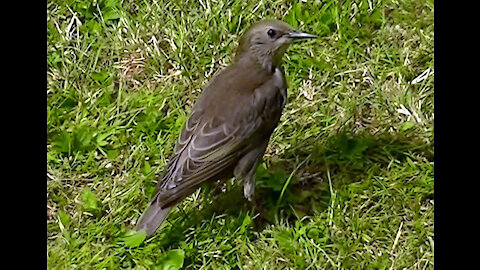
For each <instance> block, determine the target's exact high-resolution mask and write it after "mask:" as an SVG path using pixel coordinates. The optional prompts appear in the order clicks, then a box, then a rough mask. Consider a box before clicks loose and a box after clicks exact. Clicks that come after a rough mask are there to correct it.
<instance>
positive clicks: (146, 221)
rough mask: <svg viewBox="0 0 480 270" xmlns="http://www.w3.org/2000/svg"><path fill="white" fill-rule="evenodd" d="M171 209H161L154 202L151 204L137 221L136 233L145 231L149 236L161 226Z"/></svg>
mask: <svg viewBox="0 0 480 270" xmlns="http://www.w3.org/2000/svg"><path fill="white" fill-rule="evenodd" d="M171 208H172V207H171V206H169V207H166V208H161V206H160V205H159V204H158V203H156V202H151V203H150V204H149V205H148V207H147V209H146V210H145V212H144V213H143V215H142V216H141V217H140V219H138V222H137V231H141V230H145V232H146V233H147V236H151V235H153V234H154V233H155V231H156V230H157V229H158V227H160V225H162V223H163V221H164V220H165V219H166V218H167V215H168V213H169V212H170V209H171Z"/></svg>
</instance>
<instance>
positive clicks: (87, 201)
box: [81, 188, 99, 211]
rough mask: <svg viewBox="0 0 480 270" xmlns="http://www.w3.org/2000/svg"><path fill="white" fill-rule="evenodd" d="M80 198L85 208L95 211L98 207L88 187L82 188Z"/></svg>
mask: <svg viewBox="0 0 480 270" xmlns="http://www.w3.org/2000/svg"><path fill="white" fill-rule="evenodd" d="M81 200H82V204H83V207H84V208H85V210H87V211H95V210H98V209H99V206H98V200H97V197H96V196H95V194H93V192H92V191H91V190H90V189H89V188H85V189H84V190H83V192H82V195H81Z"/></svg>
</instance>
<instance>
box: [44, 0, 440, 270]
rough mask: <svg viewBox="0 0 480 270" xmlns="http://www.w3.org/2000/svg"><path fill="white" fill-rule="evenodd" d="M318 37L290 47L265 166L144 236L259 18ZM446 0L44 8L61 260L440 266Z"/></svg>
mask: <svg viewBox="0 0 480 270" xmlns="http://www.w3.org/2000/svg"><path fill="white" fill-rule="evenodd" d="M261 18H278V19H283V20H284V21H286V22H288V23H290V24H291V25H293V26H295V27H298V28H300V29H301V30H304V31H306V32H308V33H312V34H316V35H318V36H319V37H320V38H319V39H318V40H316V41H309V42H307V43H304V44H302V45H300V44H296V45H294V46H292V47H291V48H290V49H289V51H288V52H287V55H286V57H285V58H284V67H285V72H286V77H287V82H288V84H289V89H288V104H287V106H286V109H285V112H284V115H283V116H282V119H281V123H280V125H279V127H278V128H277V129H276V131H275V133H274V135H273V137H272V140H271V143H270V145H269V147H268V149H267V153H266V155H265V158H264V160H265V161H264V163H263V164H262V165H261V166H260V167H259V168H258V172H257V186H256V189H257V196H259V197H260V198H262V204H263V212H264V213H263V214H262V215H258V213H257V212H255V211H254V210H252V209H251V207H250V206H249V205H248V203H246V200H245V199H244V198H243V197H242V196H243V195H242V192H241V189H239V187H237V186H236V185H234V181H233V180H232V181H231V182H229V183H228V184H227V186H226V187H221V186H219V185H211V186H205V187H203V188H202V189H200V190H199V191H197V192H196V193H195V194H193V195H192V196H189V197H188V198H186V199H185V200H184V201H183V202H182V203H181V204H180V205H178V207H177V208H175V209H174V210H173V211H172V213H171V215H170V216H169V218H168V222H167V223H166V225H165V227H164V228H163V230H162V231H161V232H160V233H158V234H157V235H156V236H155V237H153V238H151V239H143V238H142V236H141V235H137V234H134V233H133V232H132V231H131V230H132V229H133V228H134V224H135V221H136V220H137V219H138V217H139V216H140V214H141V211H143V209H144V208H145V206H146V204H147V202H148V200H149V198H150V195H151V194H152V192H153V189H154V187H155V183H156V179H157V178H158V176H160V175H161V174H162V172H163V171H164V169H165V164H166V162H167V159H168V157H169V154H170V153H171V152H172V150H173V146H174V143H175V140H176V138H177V136H178V134H179V132H180V129H181V127H182V125H183V123H184V122H185V119H186V116H187V115H188V113H189V111H190V108H191V106H192V104H193V102H194V101H195V99H196V97H197V96H198V95H199V93H200V92H201V90H202V89H203V87H204V86H205V85H206V83H207V82H208V80H209V79H210V78H211V77H212V76H213V74H214V73H215V72H216V71H217V70H218V69H220V68H222V67H225V66H226V65H228V64H229V63H230V62H231V61H232V56H233V53H234V52H235V49H236V46H237V44H238V39H239V36H240V35H241V34H242V33H243V31H245V29H246V27H248V25H250V24H251V23H252V22H254V21H257V20H259V19H261ZM433 89H434V2H433V0H431V1H427V0H420V1H419V0H398V1H393V0H392V1H374V0H362V1H350V0H345V1H339V0H338V1H334V0H326V1H260V2H258V1H247V2H243V1H221V0H218V1H210V0H202V1H176V0H174V1H129V0H125V1H115V0H98V1H93V2H92V1H86V0H76V1H73V0H70V1H49V2H48V3H47V265H48V268H49V269H118V268H132V269H178V268H180V267H183V268H184V269H200V268H201V269H232V268H234V269H404V268H406V269H433V266H434V255H433V254H434V161H433V156H434V128H433V127H434V125H433V124H434V95H433V93H434V90H433Z"/></svg>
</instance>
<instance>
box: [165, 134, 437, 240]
mask: <svg viewBox="0 0 480 270" xmlns="http://www.w3.org/2000/svg"><path fill="white" fill-rule="evenodd" d="M433 151H434V150H433V144H425V143H424V140H422V139H421V138H416V137H409V136H402V135H399V136H392V135H390V134H383V135H370V134H360V135H350V134H348V133H339V134H335V135H333V136H331V137H329V138H327V139H326V140H324V141H321V140H319V141H317V142H315V141H313V139H312V141H304V142H302V143H301V144H299V145H297V146H295V147H293V148H291V149H289V150H287V151H285V153H284V155H283V157H282V159H281V160H279V161H276V162H272V163H271V164H270V166H269V169H268V170H267V169H266V167H265V165H264V164H262V165H261V166H259V168H258V170H257V175H256V181H257V184H256V198H257V207H256V208H255V210H253V207H252V206H253V205H252V204H251V203H249V202H248V201H247V200H246V199H245V198H244V197H243V189H242V187H241V186H239V185H234V186H232V187H231V188H229V189H228V190H227V191H226V192H218V190H219V187H218V186H217V187H215V185H213V187H211V188H206V189H205V191H204V192H203V195H204V196H205V200H204V201H211V203H209V204H207V203H203V205H202V206H203V208H202V209H201V210H194V211H190V212H189V213H179V217H177V219H175V221H174V224H172V226H171V229H170V230H169V231H168V232H166V234H168V236H169V237H168V240H166V241H167V243H165V244H167V245H168V243H171V244H173V243H175V242H177V241H178V240H182V239H184V238H185V234H186V232H187V230H188V229H189V228H190V227H192V225H195V224H200V223H201V222H209V221H210V220H211V219H212V217H213V216H215V215H220V214H225V215H228V216H229V217H231V218H232V219H233V221H232V222H233V224H229V225H231V226H234V227H235V226H237V227H238V226H241V223H242V221H243V218H244V216H245V215H246V214H247V213H249V215H250V216H253V215H255V214H257V213H260V216H259V217H257V218H256V219H255V222H254V228H255V229H256V230H262V229H263V228H264V227H265V226H266V225H268V224H274V223H276V222H278V220H280V219H287V220H295V219H297V218H301V217H302V216H304V215H312V214H314V213H315V212H316V211H324V210H325V209H327V208H328V205H329V202H330V188H331V186H332V187H334V188H335V189H338V188H340V187H341V186H344V185H348V184H350V183H354V182H360V183H361V182H362V181H363V180H364V179H366V178H369V177H371V176H374V175H377V174H378V173H380V172H381V171H382V170H385V169H386V168H388V166H389V164H390V163H391V162H392V160H396V161H399V162H402V161H403V160H405V159H406V158H407V156H412V155H415V156H422V157H424V158H426V159H427V160H433V155H434V153H433ZM305 159H307V160H306V161H305ZM303 161H305V162H303ZM302 162H303V163H302ZM299 164H301V166H298V165H299ZM297 166H298V168H297ZM296 168H297V170H296V171H295V169H296ZM292 172H295V173H294V175H293V177H292V179H291V181H290V183H289V185H288V187H287V188H286V189H285V192H284V194H283V196H282V197H281V193H282V189H283V187H284V185H285V182H286V180H287V179H288V178H289V176H290V174H292ZM329 177H330V181H329ZM330 185H331V186H330ZM211 189H213V190H214V192H212V190H211ZM280 197H281V199H279V198H280ZM195 226H196V225H195Z"/></svg>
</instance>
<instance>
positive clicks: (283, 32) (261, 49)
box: [236, 20, 316, 67]
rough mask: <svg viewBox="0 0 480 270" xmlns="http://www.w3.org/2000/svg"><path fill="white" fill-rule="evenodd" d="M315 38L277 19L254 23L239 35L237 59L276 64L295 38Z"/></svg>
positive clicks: (262, 63)
mask: <svg viewBox="0 0 480 270" xmlns="http://www.w3.org/2000/svg"><path fill="white" fill-rule="evenodd" d="M309 38H316V36H314V35H310V34H307V33H303V32H300V31H298V30H295V29H294V28H293V27H291V26H290V25H288V24H287V23H285V22H282V21H279V20H264V21H260V22H257V23H254V24H253V25H252V26H251V27H250V28H249V29H248V30H247V31H246V32H245V34H244V35H243V36H242V37H241V39H240V44H239V46H238V49H237V54H236V58H237V61H238V60H239V59H241V58H243V57H247V58H249V59H252V58H253V60H254V61H255V62H257V63H259V64H261V65H262V66H264V67H268V66H269V65H270V66H271V65H274V66H278V65H280V63H281V60H282V56H283V54H284V53H285V51H286V49H287V48H288V46H289V45H290V44H291V43H292V42H293V41H295V40H302V39H309Z"/></svg>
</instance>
